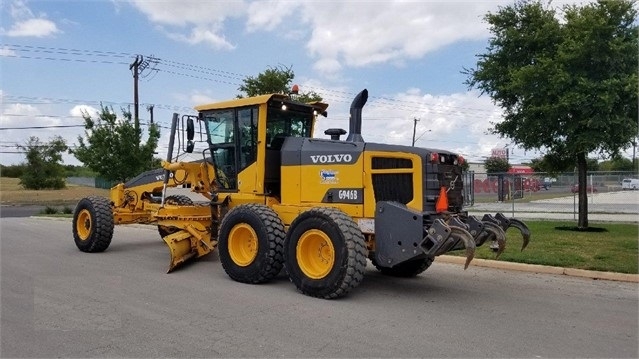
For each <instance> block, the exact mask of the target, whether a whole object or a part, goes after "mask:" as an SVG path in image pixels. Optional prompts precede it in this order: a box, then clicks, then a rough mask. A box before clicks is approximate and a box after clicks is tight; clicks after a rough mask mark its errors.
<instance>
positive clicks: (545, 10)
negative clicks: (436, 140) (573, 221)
mask: <svg viewBox="0 0 639 359" xmlns="http://www.w3.org/2000/svg"><path fill="white" fill-rule="evenodd" d="M634 5H635V1H628V0H618V1H598V2H596V3H590V4H587V5H583V6H577V5H565V6H563V7H562V8H561V9H560V10H556V9H554V8H551V7H550V6H544V5H543V4H542V3H541V2H539V1H534V2H532V1H519V2H517V3H515V4H514V5H510V6H505V7H500V8H499V10H498V11H497V12H495V13H489V14H487V15H486V16H485V20H486V21H487V23H488V24H489V26H490V32H491V34H492V37H491V38H490V41H489V46H488V48H487V52H486V53H484V54H480V55H478V62H477V66H476V68H475V69H467V70H465V72H466V73H467V74H468V75H469V78H468V80H467V83H468V85H469V86H470V87H471V88H472V87H476V88H478V89H480V90H481V92H482V93H484V94H488V95H489V96H490V97H491V98H492V99H493V101H494V102H495V103H496V104H498V105H499V106H501V107H502V108H503V110H504V116H503V117H504V118H503V121H502V122H499V123H495V124H494V128H493V129H492V130H493V131H494V133H497V134H499V135H501V136H503V137H508V138H510V139H511V141H513V142H515V143H516V144H518V145H519V146H521V147H523V148H525V149H539V150H542V151H543V152H545V153H547V155H549V156H557V157H558V158H562V159H565V158H569V159H572V161H574V163H575V164H576V166H577V169H578V179H579V183H580V186H579V219H578V223H577V226H578V227H579V228H582V229H584V228H587V227H588V200H587V193H586V171H587V158H588V154H590V153H601V154H606V155H607V156H615V155H617V154H619V152H620V151H621V150H623V149H626V148H628V147H629V146H630V144H631V141H632V140H633V139H634V138H636V136H637V86H638V83H637V64H638V62H637V53H638V36H637V26H636V20H637V11H636V9H635V7H634ZM559 162H561V161H559Z"/></svg>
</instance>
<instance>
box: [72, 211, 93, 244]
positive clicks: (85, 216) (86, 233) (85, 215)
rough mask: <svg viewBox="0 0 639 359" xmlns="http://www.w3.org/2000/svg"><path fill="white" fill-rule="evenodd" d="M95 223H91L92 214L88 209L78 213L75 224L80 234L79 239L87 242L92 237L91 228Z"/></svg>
mask: <svg viewBox="0 0 639 359" xmlns="http://www.w3.org/2000/svg"><path fill="white" fill-rule="evenodd" d="M92 227H93V222H92V221H91V212H89V210H88V209H83V210H81V211H80V213H78V220H77V221H76V222H75V228H76V230H77V232H78V237H80V239H81V240H83V241H86V240H87V239H89V237H90V236H91V228H92Z"/></svg>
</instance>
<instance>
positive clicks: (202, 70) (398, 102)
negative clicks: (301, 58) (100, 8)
mask: <svg viewBox="0 0 639 359" xmlns="http://www.w3.org/2000/svg"><path fill="white" fill-rule="evenodd" d="M2 46H4V47H6V48H7V49H9V50H17V51H25V52H44V53H54V54H62V55H71V56H101V57H115V58H125V57H134V56H138V55H139V54H132V53H127V52H113V51H101V50H80V49H67V48H59V47H44V46H25V45H16V44H2ZM6 56H7V57H18V58H30V59H42V60H52V61H56V60H59V61H78V62H96V63H100V62H101V63H108V64H118V65H128V64H129V63H128V62H116V61H106V60H85V59H68V58H51V57H42V56H22V55H11V54H9V55H6ZM151 57H152V58H153V59H154V61H155V62H154V63H155V64H158V65H165V66H169V67H175V68H179V69H181V70H184V71H186V72H189V71H190V72H195V73H196V75H193V74H188V73H183V72H176V71H171V70H166V69H161V68H154V70H155V71H157V72H160V71H161V72H165V73H168V74H171V75H176V76H183V77H190V78H195V79H199V80H206V81H213V82H217V83H223V84H228V85H233V86H240V85H241V84H240V83H237V82H230V81H226V80H219V79H215V78H211V77H203V76H201V75H197V74H205V75H211V76H213V77H222V78H226V79H229V80H243V79H244V78H246V77H248V76H247V75H244V74H240V73H235V72H230V71H224V70H219V69H214V68H210V67H205V66H198V65H192V64H186V63H182V62H177V61H173V60H168V59H162V58H159V57H155V56H151ZM308 88H309V89H311V90H312V91H316V92H322V93H325V94H326V96H328V97H331V98H333V99H334V101H335V102H348V101H350V100H351V99H352V98H353V97H354V96H355V94H354V93H352V92H348V91H340V90H334V89H327V88H322V87H313V86H308ZM369 98H370V99H371V100H376V105H380V106H385V107H389V108H397V109H402V110H409V111H410V110H415V111H424V110H428V111H430V112H433V113H446V114H449V115H450V113H451V112H458V113H460V114H466V115H476V114H477V113H492V112H494V110H491V109H481V108H471V107H462V106H445V107H446V108H445V109H437V108H436V107H438V106H441V104H439V103H429V102H418V101H409V100H402V99H397V98H389V97H384V96H370V97H369ZM424 107H428V108H427V109H426V108H424Z"/></svg>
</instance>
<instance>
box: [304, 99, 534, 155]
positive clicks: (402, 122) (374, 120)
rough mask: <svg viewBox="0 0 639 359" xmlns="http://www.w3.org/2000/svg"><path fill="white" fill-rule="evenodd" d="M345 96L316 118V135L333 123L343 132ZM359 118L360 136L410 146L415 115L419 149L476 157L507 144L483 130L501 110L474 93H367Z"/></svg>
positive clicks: (347, 126)
mask: <svg viewBox="0 0 639 359" xmlns="http://www.w3.org/2000/svg"><path fill="white" fill-rule="evenodd" d="M333 95H334V94H333ZM348 96H349V99H348V100H346V99H345V97H343V98H341V99H340V101H339V102H338V106H336V107H333V105H331V107H332V111H331V108H329V114H330V116H329V118H327V119H324V118H321V119H320V120H319V121H318V123H317V128H316V131H315V136H316V137H320V138H321V137H326V136H325V135H324V131H325V130H326V129H328V128H332V127H337V128H343V129H345V130H348V128H349V124H348V118H349V114H348V111H349V106H350V101H351V100H352V98H353V97H354V94H353V95H348ZM329 102H332V101H329ZM362 117H363V121H362V137H364V139H365V140H366V141H367V142H377V143H390V144H398V145H411V143H412V137H413V126H414V124H415V122H414V119H418V120H419V121H418V122H417V125H416V128H415V134H416V136H415V137H416V140H417V141H416V146H419V147H429V148H440V149H446V150H450V151H453V152H459V153H461V154H463V155H464V157H466V158H467V159H469V160H475V161H479V160H482V159H483V157H484V156H488V155H490V150H491V149H492V148H494V147H503V146H504V145H505V144H507V141H505V140H503V139H500V138H499V137H498V136H496V135H492V134H488V133H487V131H488V129H489V128H490V127H491V126H492V125H491V122H497V121H500V119H501V112H500V111H499V110H498V109H496V108H495V107H494V106H493V104H492V103H491V100H490V98H488V97H487V96H482V97H478V93H477V92H474V91H471V92H466V93H455V94H451V95H442V96H435V95H431V94H424V93H422V92H421V91H420V90H419V89H407V90H405V91H404V92H402V93H396V94H379V93H372V92H369V99H368V101H367V103H366V105H365V106H364V108H363V110H362ZM521 152H522V153H523V151H521Z"/></svg>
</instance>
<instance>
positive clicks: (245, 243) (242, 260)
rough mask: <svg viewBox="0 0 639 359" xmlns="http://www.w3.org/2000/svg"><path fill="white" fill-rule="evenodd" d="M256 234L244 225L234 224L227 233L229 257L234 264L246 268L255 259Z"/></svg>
mask: <svg viewBox="0 0 639 359" xmlns="http://www.w3.org/2000/svg"><path fill="white" fill-rule="evenodd" d="M257 247H258V244H257V234H255V231H254V230H253V227H251V226H249V225H248V224H245V223H240V224H236V225H235V226H234V227H233V228H232V229H231V232H230V233H229V255H230V256H231V259H232V260H233V262H234V263H235V264H237V265H238V266H240V267H246V266H248V265H249V264H251V263H253V261H254V260H255V258H256V257H257V249H258V248H257Z"/></svg>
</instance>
